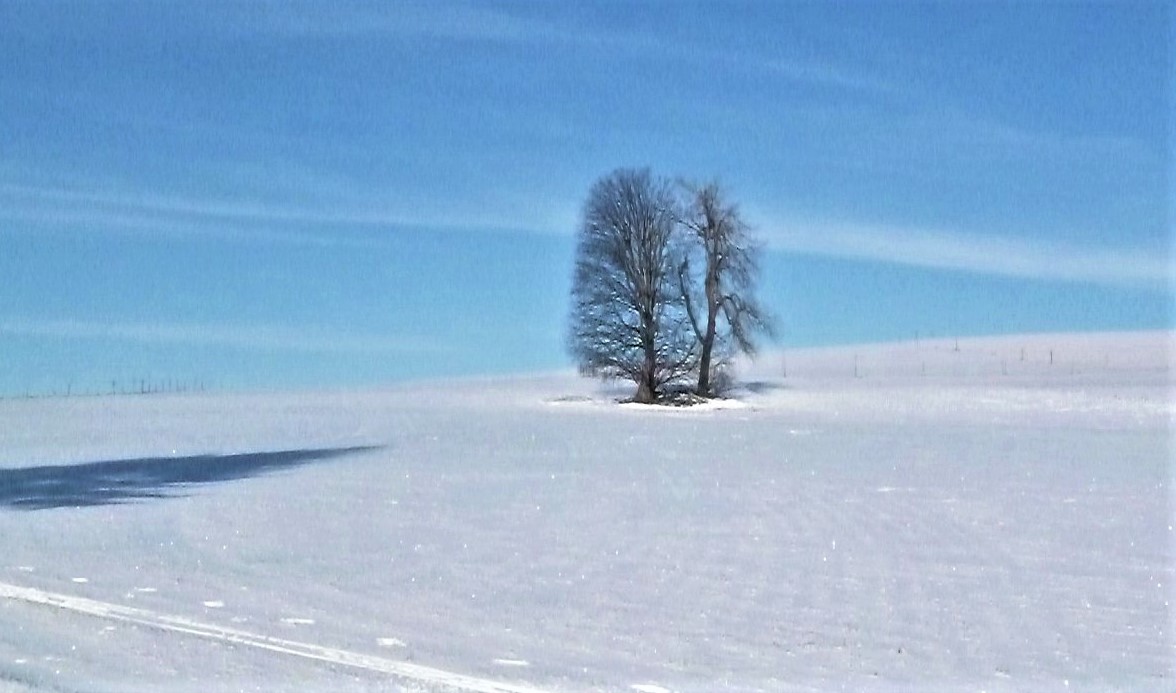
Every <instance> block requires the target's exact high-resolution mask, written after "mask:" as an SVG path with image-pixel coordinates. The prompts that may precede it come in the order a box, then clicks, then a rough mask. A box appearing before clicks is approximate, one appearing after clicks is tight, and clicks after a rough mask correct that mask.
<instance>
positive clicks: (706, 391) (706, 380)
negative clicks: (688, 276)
mask: <svg viewBox="0 0 1176 693" xmlns="http://www.w3.org/2000/svg"><path fill="white" fill-rule="evenodd" d="M710 264H711V263H710V262H708V265H710ZM706 274H707V277H706V332H705V333H703V335H702V358H701V359H700V361H699V364H698V396H699V397H709V396H710V394H711V391H710V389H711V382H710V376H711V354H712V353H713V352H714V348H715V333H716V332H718V321H719V282H718V277H716V276H714V275H715V272H714V270H713V269H712V268H711V267H709V266H708V267H707V273H706Z"/></svg>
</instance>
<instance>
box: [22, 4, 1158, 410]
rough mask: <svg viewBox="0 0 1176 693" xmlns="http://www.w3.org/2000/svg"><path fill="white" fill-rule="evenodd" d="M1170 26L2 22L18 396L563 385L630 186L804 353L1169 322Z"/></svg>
mask: <svg viewBox="0 0 1176 693" xmlns="http://www.w3.org/2000/svg"><path fill="white" fill-rule="evenodd" d="M1174 22H1176V17H1174V11H1173V9H1172V5H1171V3H1161V2H1152V3H1147V2H1129V1H1128V2H1106V3H1079V2H1074V3H1055V2H1049V3H1032V2H1029V3H1026V2H1010V3H999V2H978V3H954V2H944V3H926V4H924V3H914V2H895V3H865V2H860V3H859V2H851V3H837V2H834V3H817V2H811V3H791V2H766V1H765V2H744V3H740V2H713V3H694V2H665V3H654V2H649V3H631V2H617V3H606V2H593V3H555V2H536V3H495V2H451V1H445V0H442V1H436V2H404V3H397V2H370V3H338V2H325V1H324V2H299V1H297V0H293V1H290V2H285V1H282V2H279V1H274V2H227V1H226V2H221V1H215V2H190V3H182V2H148V1H144V2H119V1H117V0H113V1H110V2H98V1H94V2H70V1H61V2H58V1H55V0H27V1H26V0H7V1H6V2H3V3H0V276H3V277H4V282H3V286H2V288H0V393H8V394H14V393H22V392H26V391H28V392H48V391H53V390H59V391H60V390H64V389H65V388H67V387H69V388H71V389H72V390H74V391H78V390H100V389H109V388H110V387H111V385H112V384H113V383H120V384H122V385H120V386H125V383H128V382H132V381H138V380H140V379H151V380H156V381H166V380H182V381H187V382H204V383H205V384H206V386H211V387H218V388H286V387H324V386H327V387H335V386H338V387H350V386H357V385H371V384H379V383H384V382H390V381H395V380H398V379H403V378H419V377H432V376H450V375H466V374H479V373H504V372H527V371H535V370H545V369H552V368H562V367H567V366H568V365H569V360H568V357H567V356H566V354H565V352H564V349H563V334H564V328H565V323H566V315H567V304H568V301H567V292H568V288H569V281H570V275H571V269H572V267H571V265H572V252H573V246H574V233H575V230H576V226H577V217H578V214H579V209H580V206H581V205H582V203H583V198H584V196H585V194H586V192H587V190H588V188H589V186H590V185H591V183H592V182H593V181H594V180H595V179H596V178H598V177H599V176H601V175H604V174H606V173H608V172H609V171H611V170H613V169H615V168H617V167H622V166H650V167H652V168H653V169H654V171H655V172H657V173H661V174H664V175H668V176H679V175H680V176H686V177H690V178H694V179H699V180H706V179H711V178H717V179H719V180H720V181H721V182H722V183H723V184H724V186H725V187H726V188H727V189H728V190H729V191H730V193H731V195H732V196H733V199H734V200H736V201H737V202H739V203H740V205H741V207H742V209H743V210H744V212H745V215H746V217H747V219H748V221H749V222H750V223H751V224H752V225H753V226H754V227H755V228H756V229H757V231H758V233H759V234H760V236H761V237H762V238H763V239H764V240H765V241H766V243H767V252H766V254H765V257H764V262H763V265H764V268H763V269H764V276H763V281H762V292H761V298H762V300H763V301H764V302H765V303H767V304H768V305H769V306H770V307H771V308H772V309H773V310H774V312H775V313H776V314H777V315H778V316H779V317H780V323H781V327H782V330H781V334H782V336H781V344H782V345H786V346H787V345H816V344H836V343H847V342H860V341H876V340H891V339H903V338H911V337H913V336H914V334H915V333H916V332H920V333H921V334H923V335H927V334H938V335H943V336H950V335H973V334H990V333H1010V332H1027V331H1082V330H1106V329H1153V328H1171V327H1173V325H1174V322H1176V321H1174V318H1173V310H1172V283H1171V281H1172V277H1173V271H1174V267H1176V261H1174V255H1173V245H1172V244H1173V230H1172V218H1173V211H1174V210H1173V201H1172V195H1171V189H1172V184H1173V181H1172V151H1173V146H1172V145H1173V142H1172V137H1173V134H1172V131H1171V123H1172V122H1174V117H1176V114H1174V110H1173V102H1172V94H1173V91H1174V90H1176V86H1174V84H1173V74H1176V70H1174V62H1173V61H1174V56H1173V45H1172V44H1173V36H1174V34H1176V29H1174Z"/></svg>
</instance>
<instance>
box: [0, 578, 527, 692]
mask: <svg viewBox="0 0 1176 693" xmlns="http://www.w3.org/2000/svg"><path fill="white" fill-rule="evenodd" d="M0 598H5V599H11V600H15V601H21V602H26V603H28V604H39V605H43V606H52V607H57V608H59V609H65V610H67V611H72V612H74V613H79V614H86V615H88V616H96V617H98V618H103V619H107V620H111V621H121V622H124V623H133V624H135V625H139V626H145V627H147V628H153V629H156V630H162V631H168V632H172V633H182V634H184V635H192V636H196V637H199V638H207V639H209V640H216V641H219V642H225V643H232V644H234V645H245V646H247V647H254V648H257V649H259V650H269V651H270V652H278V653H281V654H287V655H292V656H294V657H302V658H304V659H315V660H319V661H322V662H329V663H332V664H340V665H343V666H348V667H354V668H357V669H365V670H367V671H373V672H378V673H383V674H391V675H393V676H399V677H401V678H404V679H409V680H412V681H415V682H419V683H424V684H431V685H439V686H445V687H448V688H451V689H457V690H461V691H470V692H471V693H545V692H544V691H542V690H541V689H538V688H532V687H530V686H525V685H520V684H512V683H500V682H497V681H490V680H488V679H480V678H477V677H474V676H468V675H466V674H457V673H453V672H449V671H443V670H441V669H434V668H432V667H426V666H421V665H419V664H412V663H411V662H399V661H396V660H392V659H385V658H383V657H376V656H373V655H366V654H360V653H358V652H349V651H347V650H340V649H335V648H330V647H323V646H321V645H313V644H310V643H304V642H297V641H294V640H285V639H282V638H275V637H271V636H268V635H259V634H257V633H249V632H247V631H243V630H237V629H235V628H226V627H223V626H216V625H212V624H207V623H200V622H199V621H193V620H190V619H186V618H182V617H179V616H169V615H167V614H160V613H155V612H153V611H148V610H146V609H139V608H134V607H129V606H122V605H120V604H112V603H109V602H100V601H96V600H93V599H86V598H84V597H73V596H69V595H65V594H56V593H53V592H45V591H43V590H38V589H33V588H30V587H20V586H19V585H10V584H7V583H3V582H0Z"/></svg>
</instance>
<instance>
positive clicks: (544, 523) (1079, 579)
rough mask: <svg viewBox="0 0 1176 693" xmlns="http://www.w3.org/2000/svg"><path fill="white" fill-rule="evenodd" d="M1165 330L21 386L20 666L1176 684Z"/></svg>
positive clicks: (108, 672) (722, 683)
mask: <svg viewBox="0 0 1176 693" xmlns="http://www.w3.org/2000/svg"><path fill="white" fill-rule="evenodd" d="M1172 340H1173V336H1172V335H1171V334H1168V333H1152V334H1128V335H1101V336H1100V335H1088V336H1059V335H1054V336H1048V335H1047V336H1035V337H1006V338H999V339H986V340H961V341H960V342H959V345H958V350H957V347H956V344H955V342H954V340H949V341H937V342H927V341H924V342H921V343H917V344H916V343H910V344H902V345H891V346H872V347H859V348H844V349H833V350H813V351H789V352H787V353H776V354H772V355H769V356H767V357H765V358H763V359H761V360H760V361H759V362H758V363H757V364H756V365H754V366H752V367H748V368H745V369H744V372H743V374H742V375H743V383H744V384H745V387H744V388H743V389H742V390H740V391H738V392H736V393H735V396H736V398H737V399H736V401H731V402H727V403H725V405H723V406H708V407H705V408H698V409H689V410H678V409H675V410H667V409H660V408H648V407H621V406H617V405H616V403H615V401H614V400H615V398H616V397H617V396H619V395H620V394H624V391H623V390H618V389H611V388H602V387H601V386H599V385H598V384H596V383H593V382H589V381H583V380H579V379H577V378H574V377H572V376H565V375H556V376H549V377H536V378H516V379H499V380H482V381H465V382H449V383H432V384H415V385H405V386H401V387H397V388H394V389H388V390H384V391H378V392H359V393H321V394H267V395H175V396H166V395H154V396H125V397H98V398H59V399H38V400H23V399H21V400H5V401H0V691H5V692H7V691H22V692H23V691H26V690H35V691H42V690H45V691H161V690H162V691H235V690H250V691H254V690H256V691H276V690H288V691H307V690H323V691H339V690H357V691H385V690H390V691H399V690H408V691H433V690H451V689H452V690H483V691H532V690H543V691H644V692H646V693H650V692H653V693H658V692H661V691H697V692H704V691H717V690H735V691H811V690H850V691H862V690H864V691H953V690H955V691H981V690H985V691H1037V690H1041V691H1083V690H1085V691H1108V690H1131V691H1135V690H1139V691H1172V690H1176V665H1174V664H1173V662H1176V623H1174V622H1173V613H1174V612H1173V610H1172V608H1171V604H1172V602H1173V600H1174V599H1176V590H1174V586H1176V574H1174V573H1176V568H1174V555H1176V532H1174V531H1173V525H1174V524H1176V518H1174V517H1173V514H1174V513H1173V507H1174V501H1173V497H1172V488H1173V465H1174V456H1173V447H1172V444H1173V440H1172V424H1173V419H1174V405H1173V390H1172V363H1171V359H1172V354H1173V350H1172V345H1173V341H1172ZM1051 351H1052V361H1053V363H1050V359H1051V355H1050V352H1051ZM785 375H786V377H785Z"/></svg>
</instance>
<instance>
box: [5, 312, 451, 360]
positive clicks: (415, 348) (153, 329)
mask: <svg viewBox="0 0 1176 693" xmlns="http://www.w3.org/2000/svg"><path fill="white" fill-rule="evenodd" d="M0 334H6V335H10V336H16V337H50V338H58V339H85V340H116V341H122V342H134V343H138V344H146V345H177V344H178V345H185V346H192V347H228V348H233V349H245V350H248V351H269V352H274V351H279V352H280V351H285V352H302V353H312V354H402V353H412V354H437V353H444V352H451V351H453V348H452V347H451V346H450V345H447V344H441V343H438V342H435V341H431V340H428V339H422V338H415V337H377V336H366V335H348V334H338V333H335V332H330V331H327V330H310V329H299V328H293V327H284V326H278V325H222V324H199V323H164V324H151V323H117V322H112V323H106V322H98V321H89V320H28V319H23V318H8V319H0Z"/></svg>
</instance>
